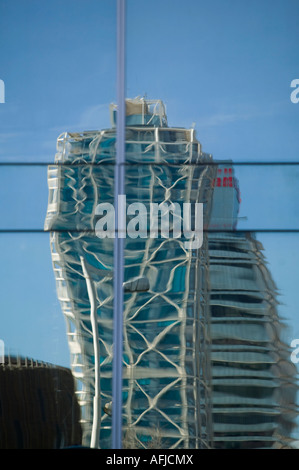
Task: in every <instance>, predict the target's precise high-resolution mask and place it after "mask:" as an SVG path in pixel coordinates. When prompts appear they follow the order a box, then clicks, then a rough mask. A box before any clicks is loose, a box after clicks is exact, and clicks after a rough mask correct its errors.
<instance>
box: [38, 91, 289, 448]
mask: <svg viewBox="0 0 299 470" xmlns="http://www.w3.org/2000/svg"><path fill="white" fill-rule="evenodd" d="M126 104H127V108H126V109H127V117H126V119H127V121H126V125H127V127H126V173H125V179H126V181H125V183H126V185H125V191H126V201H127V203H128V204H132V203H134V202H139V203H140V202H141V203H143V204H144V205H145V206H146V207H148V208H149V207H150V204H153V203H157V204H161V203H165V204H171V203H173V204H179V205H180V207H181V206H182V205H183V204H184V203H187V202H188V203H192V204H196V203H200V204H203V220H204V225H205V229H207V228H209V229H210V230H213V232H211V233H210V232H208V231H207V230H205V231H204V233H203V236H202V244H201V247H200V248H199V249H196V250H195V249H193V250H192V249H188V248H186V244H185V242H186V241H189V240H188V239H187V238H186V234H185V233H184V232H182V234H181V237H173V236H171V235H170V236H169V237H166V238H165V237H163V236H162V233H161V231H160V232H158V237H156V238H151V237H149V236H147V237H143V236H142V233H141V232H140V233H139V236H138V234H137V235H136V238H130V237H127V238H126V240H125V260H124V261H125V272H124V275H125V281H126V282H130V281H131V280H134V279H136V278H142V279H146V280H147V281H148V286H149V287H148V288H147V289H146V290H140V291H139V290H136V291H134V290H131V291H126V292H125V299H124V329H123V332H124V334H123V336H124V355H123V366H124V381H123V422H124V441H123V445H124V447H129V448H133V447H140V448H147V447H156V448H159V447H161V448H212V447H265V446H266V447H272V446H273V445H275V446H280V445H281V446H284V445H285V444H286V442H287V441H288V439H289V437H290V431H291V429H292V427H293V421H294V413H295V408H294V400H295V395H294V394H295V388H296V387H295V384H294V377H293V375H294V370H293V368H292V364H290V362H289V360H288V355H287V351H286V348H285V346H284V345H283V344H282V343H281V341H280V328H281V325H280V321H279V318H278V315H277V311H276V292H275V287H274V284H273V281H272V280H271V276H270V273H269V272H268V270H267V269H266V266H265V262H264V259H263V256H262V254H261V247H260V245H259V243H258V242H257V241H256V240H255V238H254V236H253V235H252V234H244V233H239V232H237V231H235V228H236V223H237V215H238V204H239V190H238V184H237V181H236V179H235V176H234V174H233V169H232V165H231V164H229V163H227V164H226V163H225V162H214V161H213V160H212V157H211V155H208V154H206V153H204V152H202V149H201V145H200V143H199V142H198V141H197V139H196V136H195V131H194V129H183V128H172V127H169V126H168V124H167V117H166V114H165V109H164V105H163V103H162V102H160V101H150V100H145V99H139V98H138V99H135V100H127V103H126ZM111 115H112V123H113V125H112V127H111V129H106V130H102V131H94V132H92V131H91V132H83V133H65V134H63V135H61V136H60V137H59V139H58V146H57V155H56V160H55V163H56V165H53V166H50V167H49V171H48V182H49V205H48V213H47V218H46V223H45V228H46V229H47V230H50V231H51V251H52V259H53V268H54V272H55V276H56V281H57V292H58V297H59V299H60V302H61V306H62V310H63V313H64V315H65V318H66V322H67V335H68V342H69V347H70V353H71V362H72V371H73V375H74V377H75V378H76V383H77V395H78V399H79V403H80V406H81V422H82V426H83V444H84V445H90V443H91V440H92V435H93V433H94V432H97V433H98V434H97V435H98V436H99V439H98V446H99V447H101V448H109V447H111V413H113V403H112V383H111V381H112V347H113V344H112V341H113V282H112V280H113V248H114V243H113V239H112V238H110V237H109V236H106V237H103V238H100V237H99V236H97V235H96V234H95V226H96V223H97V221H98V218H99V217H98V215H97V213H96V208H97V207H98V205H99V204H101V203H108V204H113V202H114V201H113V198H114V189H113V188H114V163H115V140H116V129H115V126H114V124H115V108H114V107H113V106H112V108H111ZM107 207H108V206H107ZM181 214H183V212H181ZM168 216H169V214H168ZM161 217H162V215H161ZM191 219H192V220H191V222H192V226H194V213H193V214H192V216H191ZM169 220H170V228H173V226H174V223H175V221H174V218H171V217H170V218H169ZM183 222H184V221H183V220H181V223H182V224H183ZM147 223H148V224H150V222H147ZM147 227H148V228H149V229H150V227H149V226H148V225H147ZM232 230H233V231H232ZM116 236H117V234H116ZM94 323H95V324H96V325H97V326H96V328H94ZM95 355H98V356H99V358H100V361H99V362H100V365H99V368H98V369H96V368H95V360H94V358H95ZM96 377H97V378H99V380H96ZM95 400H96V403H97V406H98V405H99V409H100V410H101V411H100V413H99V414H95V413H94V410H95V407H94V403H95Z"/></svg>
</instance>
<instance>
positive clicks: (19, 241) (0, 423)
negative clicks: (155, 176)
mask: <svg viewBox="0 0 299 470" xmlns="http://www.w3.org/2000/svg"><path fill="white" fill-rule="evenodd" d="M0 49H1V72H0V129H1V130H0V199H1V203H0V205H1V209H0V210H1V222H0V231H1V233H0V249H1V253H2V259H1V268H0V270H1V274H0V276H1V277H0V279H1V286H2V289H1V312H2V322H1V332H0V418H1V419H0V435H1V439H0V441H1V442H0V447H1V448H43V449H45V448H66V447H69V446H82V445H84V446H87V447H89V446H90V434H91V426H92V400H93V397H92V393H93V391H94V388H95V387H94V374H92V373H90V376H89V378H88V380H89V382H90V383H89V388H88V390H87V385H86V380H82V374H81V371H82V367H83V366H84V364H85V363H86V361H85V356H84V355H83V354H82V353H81V351H79V353H78V350H76V348H74V347H73V349H72V346H73V345H74V344H75V339H76V338H77V336H78V335H80V331H81V330H80V331H79V332H78V328H77V326H78V324H77V323H76V319H75V318H74V316H73V315H69V317H65V316H64V315H63V313H64V312H65V308H67V307H68V306H69V302H70V300H69V299H68V298H67V289H66V282H65V280H64V279H63V276H62V273H61V272H59V268H57V262H56V260H55V256H53V254H52V251H51V249H52V245H51V236H50V234H49V233H48V232H47V231H45V230H44V228H45V222H46V216H47V211H48V210H49V214H53V209H54V207H55V205H57V185H56V182H57V180H56V178H55V174H53V168H52V170H51V164H54V163H55V155H56V153H57V152H58V151H59V150H57V141H58V143H59V141H60V140H61V138H60V139H59V136H61V135H64V134H65V133H76V132H78V133H83V132H84V131H89V130H95V131H98V130H101V129H102V128H106V127H109V126H110V114H109V105H110V103H111V102H115V99H116V98H115V96H116V85H115V84H116V2H111V1H110V0H103V1H101V2H98V1H93V0H88V1H86V0H78V1H75V2H74V1H73V0H63V1H61V0H44V1H43V2H40V1H38V0H28V1H26V2H24V1H22V0H13V1H6V0H1V2H0ZM48 167H49V168H48ZM54 173H55V170H54ZM48 177H49V182H48V181H47V179H48ZM65 203H66V204H67V200H66V201H65ZM58 287H60V291H59V292H60V294H61V295H60V297H59V296H58V294H57V292H58V290H57V288H58ZM63 295H64V297H63ZM84 326H86V325H84ZM89 326H90V325H87V328H88V327H89ZM76 344H78V343H76ZM74 355H75V356H76V362H74V360H73V358H74ZM91 367H93V365H91ZM83 379H84V377H83ZM110 383H111V379H110ZM90 397H91V401H89V400H90ZM110 434H111V430H110V431H109V435H110ZM110 440H111V439H110ZM98 445H99V443H97V446H98Z"/></svg>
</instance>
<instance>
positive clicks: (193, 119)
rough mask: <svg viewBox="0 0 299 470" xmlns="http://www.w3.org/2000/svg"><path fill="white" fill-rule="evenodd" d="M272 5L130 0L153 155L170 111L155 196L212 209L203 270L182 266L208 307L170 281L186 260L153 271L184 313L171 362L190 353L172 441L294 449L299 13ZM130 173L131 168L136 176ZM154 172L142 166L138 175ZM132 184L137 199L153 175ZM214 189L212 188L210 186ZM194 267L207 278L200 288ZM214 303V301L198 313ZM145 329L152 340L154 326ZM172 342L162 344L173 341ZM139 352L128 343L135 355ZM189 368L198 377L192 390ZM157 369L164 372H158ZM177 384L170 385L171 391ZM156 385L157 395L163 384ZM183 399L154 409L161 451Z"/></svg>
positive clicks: (146, 147) (131, 87) (134, 55)
mask: <svg viewBox="0 0 299 470" xmlns="http://www.w3.org/2000/svg"><path fill="white" fill-rule="evenodd" d="M272 6H273V8H272ZM272 6H271V11H270V9H269V3H268V2H266V1H261V2H256V1H254V2H249V3H248V2H229V3H227V2H222V1H221V0H213V1H212V2H203V1H199V2H195V1H191V0H187V2H181V1H171V0H166V1H165V2H158V1H157V0H154V1H153V2H151V7H150V8H149V7H148V2H146V1H144V0H141V1H139V0H138V1H137V0H128V2H127V98H128V99H132V98H135V97H136V96H139V101H140V103H144V105H143V109H142V111H141V112H140V113H139V115H141V117H142V121H141V122H140V123H139V124H141V128H142V135H143V136H144V141H143V144H142V143H141V142H140V140H141V139H135V140H138V144H139V147H138V149H140V151H141V152H143V159H147V158H148V156H149V154H150V153H151V152H154V150H153V144H151V139H150V138H146V137H145V136H150V135H151V134H150V132H149V131H150V129H149V125H148V121H149V119H148V113H147V112H145V111H144V108H146V106H145V104H146V103H147V101H151V100H153V99H156V100H162V102H163V103H164V105H165V108H166V114H167V119H164V123H163V124H161V123H160V124H157V126H159V130H156V131H155V135H156V139H155V140H156V147H155V151H156V155H157V159H158V160H159V159H160V160H159V161H161V162H162V161H163V165H164V164H165V162H167V164H168V165H169V166H167V165H166V168H167V169H164V166H163V168H162V165H161V168H160V174H161V177H160V178H158V173H156V174H155V173H154V171H152V174H153V178H155V182H156V184H155V185H153V191H152V194H153V195H154V196H155V197H156V201H158V200H160V202H161V201H164V200H167V201H168V202H169V201H171V202H173V203H175V202H178V201H179V202H180V203H187V202H191V201H192V202H194V200H192V196H195V195H196V196H195V197H197V198H198V199H197V201H198V202H203V203H204V209H205V211H204V213H203V216H204V218H203V223H204V229H205V231H204V235H203V244H202V246H201V248H200V249H199V250H198V251H197V252H194V251H193V250H192V256H194V258H195V259H197V264H196V268H195V270H194V271H192V269H191V270H188V269H186V270H185V272H182V271H181V272H180V281H181V283H182V284H183V285H184V286H185V291H184V294H186V295H187V294H190V293H191V292H192V289H194V292H195V294H197V295H198V297H199V299H200V300H199V303H198V304H197V303H196V301H194V303H193V305H188V303H187V305H184V304H182V302H181V301H182V298H183V293H182V290H180V289H179V288H177V286H179V283H178V284H177V283H172V281H173V277H172V274H173V272H177V273H178V272H179V271H178V268H179V266H180V267H181V266H184V263H183V261H182V259H181V258H180V259H179V260H178V259H176V260H174V261H173V262H174V265H175V267H174V266H172V268H171V269H170V270H169V271H168V277H167V276H165V278H163V276H162V274H161V276H160V277H159V276H157V279H159V284H157V285H154V289H153V290H154V292H155V293H156V292H159V286H161V289H163V288H165V286H167V287H168V290H167V298H168V299H171V300H172V301H173V302H174V303H175V304H176V305H179V306H180V308H181V312H180V320H181V321H182V323H181V325H182V330H181V336H180V337H179V339H180V341H179V344H177V345H176V347H177V349H176V350H174V349H172V351H171V350H169V351H167V350H166V351H167V353H165V355H166V358H167V359H168V360H169V361H170V359H171V360H172V361H173V362H174V363H176V357H175V351H180V353H181V362H180V366H181V369H180V371H181V375H180V379H181V382H180V383H178V384H176V386H177V387H179V389H180V393H181V395H180V397H181V399H182V400H183V399H185V400H186V401H185V403H184V404H183V402H182V401H179V402H177V403H179V406H178V408H180V409H177V410H176V424H177V426H178V428H177V429H180V430H182V429H184V433H181V435H182V434H184V439H182V441H184V444H183V442H182V441H179V440H178V439H177V440H176V441H175V444H174V441H172V442H171V444H172V445H175V446H178V447H180V446H182V447H183V446H184V445H185V447H193V446H194V447H200V448H205V447H212V448H213V447H215V448H242V449H243V448H268V447H270V448H284V447H289V446H290V447H292V446H294V447H298V436H299V432H298V424H299V420H298V409H297V403H298V396H297V386H298V381H297V363H296V361H294V358H295V359H296V357H297V356H296V354H293V356H292V352H293V353H294V350H295V349H296V347H298V345H297V344H296V342H294V343H292V339H294V338H295V337H296V335H297V333H295V331H297V329H298V326H297V324H298V322H297V320H296V307H295V306H296V303H295V302H296V301H295V296H296V287H295V286H296V282H297V279H298V273H297V261H296V253H297V252H298V248H299V246H298V242H299V239H298V228H299V227H298V210H297V205H296V204H297V202H296V201H297V199H298V198H297V196H296V194H297V188H298V150H299V147H298V145H299V143H298V138H297V129H298V124H299V122H298V121H299V115H298V109H299V108H297V107H298V106H299V104H298V101H299V100H298V98H299V93H298V90H299V79H298V75H297V71H296V70H297V68H296V63H297V56H298V53H297V51H296V47H295V43H296V42H298V39H299V38H298V34H299V33H298V28H297V27H296V23H297V22H298V17H299V8H298V4H297V3H296V2H294V1H292V0H289V1H286V2H283V1H280V0H279V1H277V2H275V4H273V5H272ZM135 104H136V100H135ZM129 117H130V120H131V119H132V117H131V115H130V116H129ZM135 120H136V117H135ZM129 125H131V121H130V123H129V122H128V126H129ZM161 128H162V130H161ZM145 129H147V130H148V132H145V131H144V130H145ZM138 135H140V136H141V132H140V131H139V134H138ZM188 135H189V136H192V138H191V140H190V139H188V137H187V136H188ZM158 136H159V137H158ZM151 138H152V140H153V135H151ZM196 139H198V140H199V142H200V147H199V153H198V155H199V158H198V161H197V162H198V163H199V167H200V168H201V170H198V171H199V172H198V175H197V178H196V176H195V175H194V179H196V182H197V183H198V185H197V187H196V185H195V184H194V183H195V181H194V180H193V179H192V176H191V173H189V174H188V171H187V169H186V166H185V165H183V164H182V161H180V157H183V158H185V164H187V163H190V158H191V157H190V155H194V153H193V152H196V150H195V145H194V143H195V141H196ZM187 142H189V146H188V147H187ZM187 148H188V149H189V150H190V154H189V155H188V156H187V153H186V149H187ZM191 148H192V150H191ZM136 149H137V146H136ZM136 151H137V150H136ZM210 154H211V156H210ZM127 158H130V154H128V153H127ZM174 162H176V163H178V165H179V169H178V170H177V172H176V169H174V167H173V166H172V165H171V164H172V163H174ZM254 163H256V164H254ZM288 163H292V164H288ZM140 166H141V165H140ZM211 166H213V169H214V170H215V171H216V173H214V175H213V172H212V171H211V168H210V167H211ZM207 168H208V170H207ZM134 171H137V170H135V169H133V170H132V169H131V167H128V168H127V174H130V175H131V174H132V175H133V174H134ZM144 172H145V170H143V169H140V170H139V174H140V175H143V176H144ZM201 172H203V174H202V173H201ZM179 174H180V175H181V177H182V179H181V180H179V179H178V175H179ZM128 177H129V176H128ZM185 177H186V179H187V180H188V181H189V188H192V191H190V192H188V190H187V186H188V184H187V186H184V184H185V183H186V179H184V178H185ZM135 181H136V189H135V194H136V197H137V198H138V200H141V197H142V196H141V195H144V194H145V192H146V191H145V189H144V188H145V185H146V184H147V183H146V178H144V179H141V177H140V179H139V181H138V180H137V179H136V180H135ZM209 184H210V185H211V186H212V192H210V193H209V192H208V191H207V192H206V193H205V192H204V191H205V190H206V189H207V186H209ZM159 187H160V191H159V190H158V188H159ZM165 196H166V197H165ZM159 198H160V199H159ZM209 204H210V206H209ZM205 243H207V245H205ZM187 257H188V255H187V254H186V259H187ZM169 258H171V259H174V258H172V257H171V253H170V252H169V253H167V254H166V253H159V262H160V265H159V266H161V269H162V270H163V267H164V266H167V264H169ZM146 259H147V261H148V262H149V263H150V261H151V259H150V260H149V258H146ZM159 274H160V273H159ZM193 274H195V279H200V284H199V285H196V284H195V286H196V287H195V288H194V280H193V278H192V275H193ZM166 277H167V279H166ZM182 284H181V285H182ZM194 298H195V299H196V295H195V297H194ZM206 302H207V305H208V309H207V311H206V314H205V315H204V316H201V317H200V314H201V313H202V312H203V311H204V306H205V305H206ZM158 309H159V307H158V305H157V310H158ZM159 312H160V320H161V321H163V320H164V321H166V320H168V319H169V313H168V310H167V309H165V308H163V309H162V307H160V310H159ZM192 315H194V317H193V318H197V320H198V322H199V328H198V329H196V328H194V325H193V328H191V330H192V332H193V335H192V334H191V333H190V330H189V329H188V326H189V323H188V322H189V321H190V318H191V317H192ZM144 320H145V321H146V322H148V318H147V317H145V316H144ZM284 323H285V324H286V328H284V327H283V326H282V325H283V324H284ZM136 327H137V326H136ZM140 330H141V331H142V333H143V335H144V337H145V338H148V339H150V338H151V332H150V330H149V328H146V323H144V324H143V325H142V326H140ZM140 330H138V331H139V332H140ZM182 332H183V333H182ZM202 337H205V338H207V339H208V341H207V342H206V343H204V342H203V341H202ZM163 339H164V341H160V342H159V346H158V349H159V351H162V350H163V345H165V343H167V340H169V342H170V341H172V339H170V338H168V337H167V336H165V337H164V338H163ZM150 344H152V342H151V343H150ZM172 344H173V345H174V343H172ZM186 344H188V348H185V345H186ZM291 344H293V346H291ZM298 344H299V342H298ZM134 347H135V349H134ZM138 347H139V345H138V343H136V344H135V343H133V342H132V349H133V350H134V352H136V354H137V351H138ZM205 355H206V356H205ZM152 357H153V361H154V360H155V356H154V354H153V356H152ZM199 358H200V359H199ZM147 359H148V358H147ZM197 366H198V367H199V368H198V369H196V367H197ZM200 367H201V369H200ZM192 368H193V369H192ZM153 370H155V368H154V366H153ZM198 370H200V371H201V373H199V372H198ZM190 377H193V378H194V379H195V380H196V379H199V378H200V384H199V387H198V388H196V386H193V392H194V395H193V397H191V395H190V394H189V388H188V378H190ZM155 378H156V380H158V381H159V380H161V379H159V374H158V371H156V376H155ZM151 380H152V379H151ZM160 385H161V382H160ZM174 388H175V387H174V386H173V387H172V386H171V385H170V384H169V392H171V391H172V390H173V392H174ZM146 390H147V391H148V390H151V392H152V393H153V394H154V390H155V384H154V381H153V380H152V381H150V383H149V384H147V389H146ZM132 393H133V394H134V393H136V394H137V389H136V391H135V392H134V388H133V391H132ZM148 393H150V392H149V391H148ZM201 393H202V396H201V395H200V394H201ZM196 394H197V395H196ZM200 396H201V398H202V400H200V398H199V397H200ZM174 397H175V394H174V393H173V395H171V393H170V394H168V395H167V406H166V404H165V401H164V402H163V403H162V401H161V402H160V401H159V405H160V408H159V405H157V409H158V411H157V412H160V411H163V412H164V413H165V415H167V417H168V418H169V423H168V425H165V428H163V430H162V433H161V435H160V442H162V446H163V445H165V446H167V444H166V442H167V439H168V436H167V433H170V434H171V433H172V431H173V433H172V437H174V436H175V431H174V430H173V429H172V421H171V418H173V414H172V412H173V407H172V405H173V403H174V402H175V400H177V397H176V398H174ZM199 403H200V405H201V408H200V410H199V409H198V408H196V406H197V405H198V404H199ZM145 406H146V405H144V407H145ZM181 410H182V412H181ZM191 410H193V411H194V410H196V411H195V413H197V414H196V416H197V418H196V420H195V422H194V420H192V419H187V425H186V427H184V423H185V422H186V421H184V419H185V418H186V417H187V416H188V418H189V413H190V414H191ZM151 411H152V410H151ZM138 412H140V411H138ZM151 419H153V418H152V415H151ZM209 424H210V425H209ZM196 425H197V427H196ZM134 430H135V432H137V438H139V440H140V441H141V442H143V443H144V442H145V440H146V437H145V436H146V435H147V436H149V435H150V432H149V431H148V432H146V430H144V431H143V430H142V429H138V426H136V427H135V428H134ZM178 434H179V433H178ZM135 437H136V435H135ZM291 438H292V439H293V440H292V439H291ZM174 439H175V438H174ZM148 440H149V442H150V440H151V439H150V438H149V439H148ZM135 442H136V441H135Z"/></svg>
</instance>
